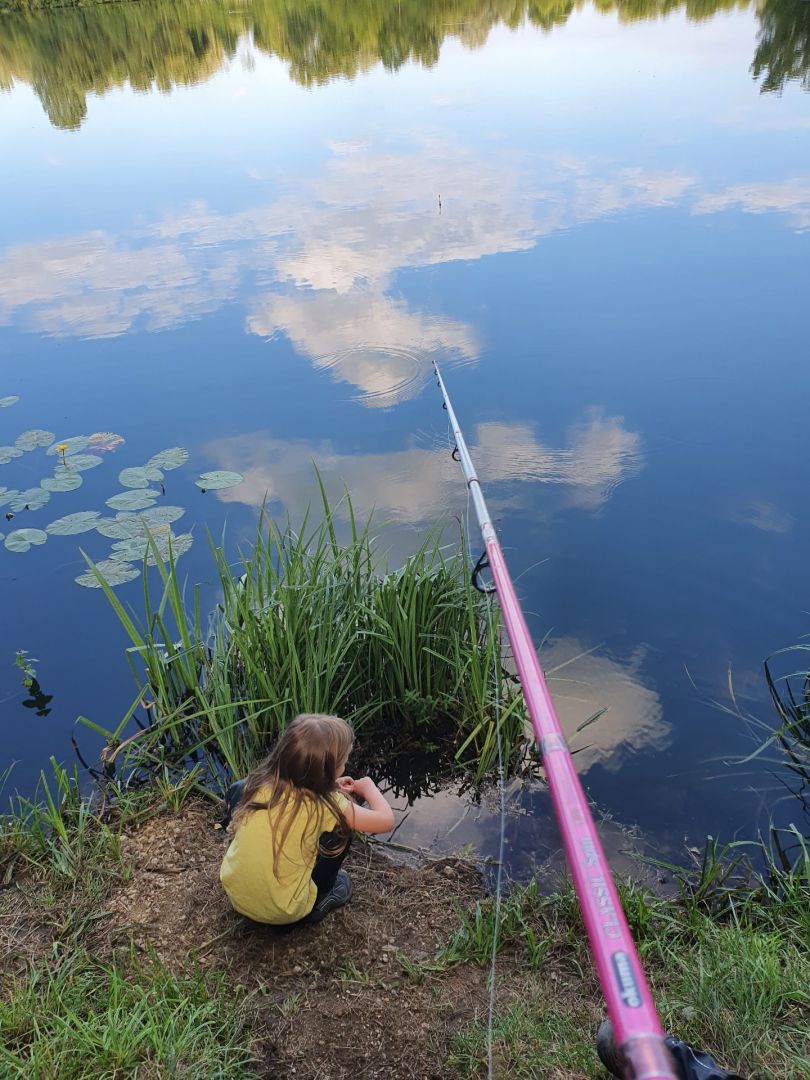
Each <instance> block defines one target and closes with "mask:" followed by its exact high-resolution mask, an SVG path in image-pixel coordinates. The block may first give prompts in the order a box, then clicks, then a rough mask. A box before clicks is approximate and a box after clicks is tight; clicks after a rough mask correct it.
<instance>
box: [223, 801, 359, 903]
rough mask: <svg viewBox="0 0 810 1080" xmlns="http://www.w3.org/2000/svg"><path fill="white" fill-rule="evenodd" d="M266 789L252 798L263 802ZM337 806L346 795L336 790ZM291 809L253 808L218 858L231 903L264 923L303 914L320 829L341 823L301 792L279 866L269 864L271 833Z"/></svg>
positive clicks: (310, 898) (312, 892)
mask: <svg viewBox="0 0 810 1080" xmlns="http://www.w3.org/2000/svg"><path fill="white" fill-rule="evenodd" d="M269 797H270V789H269V788H264V789H263V790H262V791H260V792H259V793H258V794H257V795H256V799H255V801H256V802H260V803H263V802H267V800H268V799H269ZM335 801H336V802H337V804H338V806H339V807H340V809H341V810H343V809H345V807H346V806H348V799H347V798H346V796H345V795H343V794H341V793H340V792H335ZM288 814H289V812H288V811H287V810H286V808H284V807H283V806H281V807H279V806H277V807H274V808H273V810H272V811H271V812H269V813H268V811H267V810H253V811H251V813H250V814H249V815H248V817H247V819H246V820H245V821H244V822H243V823H242V824H241V825H240V826H239V828H238V829H237V830H236V834H235V836H234V838H233V840H231V844H230V847H229V848H228V850H227V852H226V853H225V858H224V859H223V860H222V866H221V867H220V871H219V880H220V881H221V882H222V885H223V887H224V889H225V892H226V893H227V894H228V899H229V900H230V902H231V904H232V905H233V907H234V908H235V909H236V910H237V911H238V912H240V914H242V915H247V917H248V918H249V919H254V920H255V921H256V922H262V923H277V924H280V923H291V922H295V921H296V920H297V919H303V918H304V916H305V915H308V914H309V913H310V911H312V908H313V907H314V905H315V900H316V898H317V895H318V890H317V888H316V887H315V883H314V881H313V880H312V876H311V875H312V868H313V867H314V866H315V860H316V858H317V857H318V841H319V839H320V835H321V833H322V832H329V831H331V830H332V829H334V828H335V826H336V825H338V824H339V822H338V819H337V818H336V817H335V815H334V813H333V812H332V811H331V810H330V809H329V807H328V806H327V805H326V804H325V803H322V802H319V801H317V800H315V799H313V798H311V797H310V796H305V797H304V800H303V802H302V803H301V806H300V808H299V810H298V812H297V813H295V816H294V817H293V819H292V821H291V822H290V828H289V831H288V833H287V835H286V837H285V839H284V846H283V847H282V849H281V852H280V853H279V858H278V866H277V867H276V868H274V867H273V861H274V860H273V837H274V835H275V833H276V831H277V830H278V831H279V833H280V834H282V833H283V831H284V829H285V828H286V827H287V821H288Z"/></svg>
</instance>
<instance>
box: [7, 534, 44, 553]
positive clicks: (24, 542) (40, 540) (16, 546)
mask: <svg viewBox="0 0 810 1080" xmlns="http://www.w3.org/2000/svg"><path fill="white" fill-rule="evenodd" d="M47 539H48V534H47V533H46V532H43V531H42V529H15V530H14V532H10V533H9V534H8V536H7V537H6V539H5V545H6V547H7V548H8V550H9V551H28V549H29V548H30V547H31V546H32V545H33V544H44V543H45V541H46V540H47Z"/></svg>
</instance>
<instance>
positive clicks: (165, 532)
mask: <svg viewBox="0 0 810 1080" xmlns="http://www.w3.org/2000/svg"><path fill="white" fill-rule="evenodd" d="M152 539H153V540H154V543H155V547H156V548H157V554H158V555H159V557H160V559H161V561H162V562H168V561H169V546H170V545H171V553H172V555H173V556H174V558H175V559H179V558H180V556H181V555H185V553H186V552H187V551H188V549H189V548H190V547H191V545H192V544H193V542H194V537H193V536H192V535H191V533H181V534H180V536H175V535H174V533H173V532H172V531H171V528H170V527H169V526H168V525H158V526H157V528H156V529H155V530H154V531H153V532H152ZM144 555H145V556H146V561H147V563H148V564H149V566H155V565H156V563H157V560H156V558H155V551H154V549H153V548H152V547H151V545H150V544H149V541H148V540H147V539H146V537H141V538H135V537H133V538H131V539H129V540H119V542H118V543H117V544H113V551H112V554H111V555H110V558H111V559H116V560H118V559H120V560H122V561H123V562H143V558H144Z"/></svg>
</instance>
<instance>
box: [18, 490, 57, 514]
mask: <svg viewBox="0 0 810 1080" xmlns="http://www.w3.org/2000/svg"><path fill="white" fill-rule="evenodd" d="M50 497H51V493H50V491H48V490H47V488H43V487H35V488H26V489H25V491H18V492H17V494H16V496H15V497H14V498H13V499H12V500H11V509H12V510H13V511H14V512H15V513H18V512H19V511H20V510H26V509H28V510H40V509H41V508H42V507H43V506H44V505H45V503H46V502H48V500H49V499H50Z"/></svg>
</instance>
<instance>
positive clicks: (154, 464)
mask: <svg viewBox="0 0 810 1080" xmlns="http://www.w3.org/2000/svg"><path fill="white" fill-rule="evenodd" d="M187 461H188V450H186V448H185V447H184V446H170V447H169V449H168V450H161V451H159V453H157V454H153V455H152V456H151V457H150V458H149V460H148V461H147V463H146V466H147V468H153V469H163V471H164V472H170V471H171V470H172V469H179V468H180V466H181V465H185V463H186V462H187Z"/></svg>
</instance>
